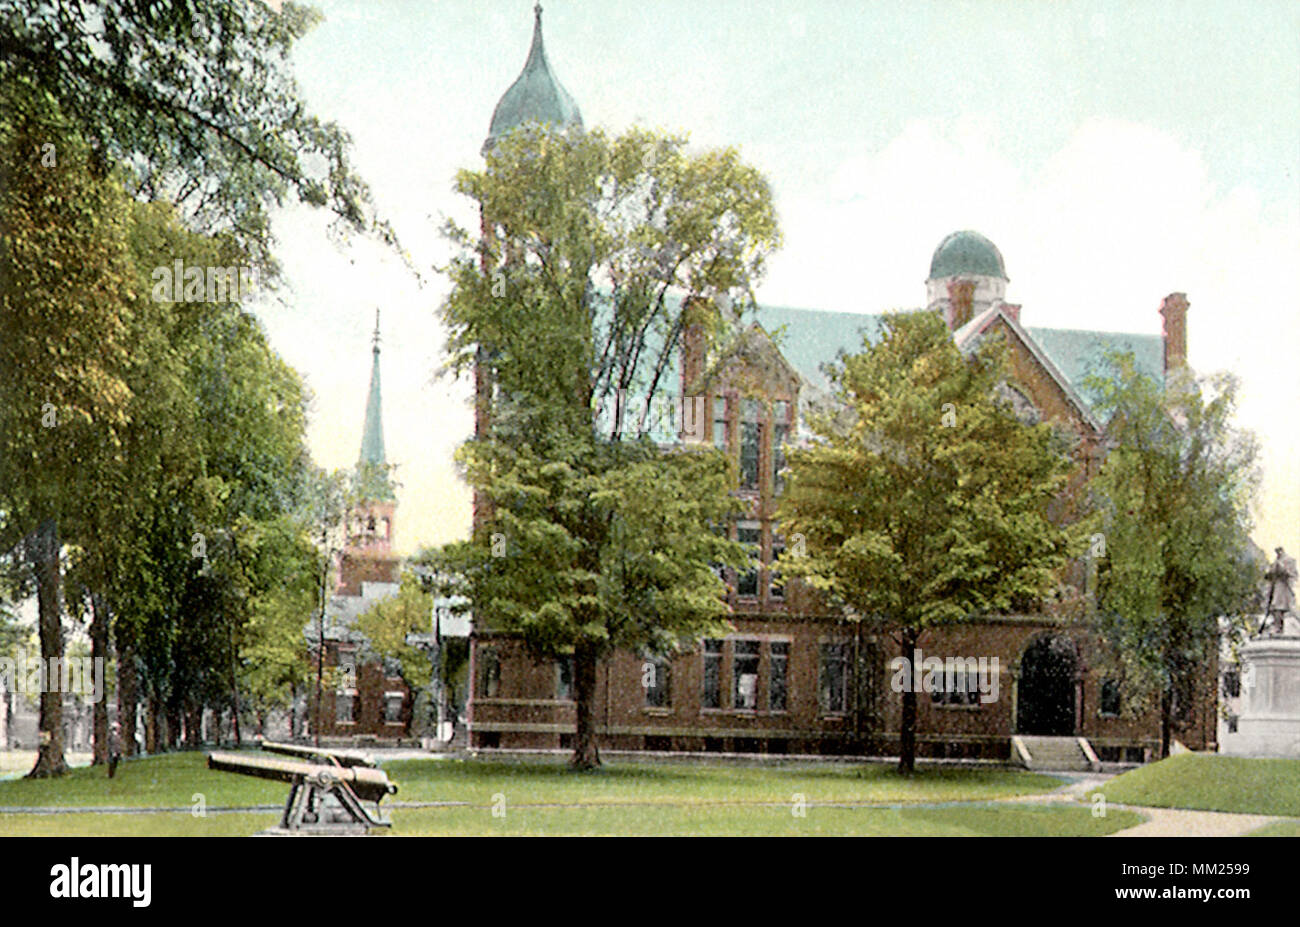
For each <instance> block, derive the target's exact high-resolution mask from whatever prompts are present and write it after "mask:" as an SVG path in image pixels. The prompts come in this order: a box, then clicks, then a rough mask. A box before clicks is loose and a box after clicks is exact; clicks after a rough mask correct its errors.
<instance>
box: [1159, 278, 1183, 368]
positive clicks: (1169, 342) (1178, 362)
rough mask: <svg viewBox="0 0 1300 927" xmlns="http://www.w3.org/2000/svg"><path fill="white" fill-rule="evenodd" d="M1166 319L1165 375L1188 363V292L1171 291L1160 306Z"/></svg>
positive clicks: (1161, 312)
mask: <svg viewBox="0 0 1300 927" xmlns="http://www.w3.org/2000/svg"><path fill="white" fill-rule="evenodd" d="M1160 314H1161V315H1162V316H1164V319H1165V331H1164V336H1165V375H1166V376H1168V374H1169V373H1170V372H1171V371H1173V370H1176V369H1177V368H1179V367H1185V366H1186V365H1187V294H1186V293H1170V294H1169V295H1168V296H1166V297H1165V301H1164V302H1163V303H1162V304H1161V306H1160Z"/></svg>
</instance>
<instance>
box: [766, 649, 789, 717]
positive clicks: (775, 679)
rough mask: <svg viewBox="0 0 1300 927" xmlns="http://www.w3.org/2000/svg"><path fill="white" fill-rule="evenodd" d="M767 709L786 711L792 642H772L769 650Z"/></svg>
mask: <svg viewBox="0 0 1300 927" xmlns="http://www.w3.org/2000/svg"><path fill="white" fill-rule="evenodd" d="M767 659H768V683H767V707H768V709H769V710H771V711H785V710H786V707H787V695H786V693H787V692H788V691H789V690H788V688H787V685H788V680H789V671H790V642H789V641H772V644H771V646H770V648H769V650H768V655H767Z"/></svg>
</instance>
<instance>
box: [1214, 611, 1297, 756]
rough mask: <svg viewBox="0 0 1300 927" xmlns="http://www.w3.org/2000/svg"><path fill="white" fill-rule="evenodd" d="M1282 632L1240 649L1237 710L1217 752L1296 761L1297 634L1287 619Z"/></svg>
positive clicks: (1260, 638) (1255, 640)
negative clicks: (1234, 726) (1239, 709)
mask: <svg viewBox="0 0 1300 927" xmlns="http://www.w3.org/2000/svg"><path fill="white" fill-rule="evenodd" d="M1285 631H1286V633H1285V634H1281V635H1277V636H1269V637H1257V638H1255V639H1254V640H1252V641H1250V642H1249V643H1247V644H1245V645H1244V646H1243V647H1242V648H1241V660H1242V664H1243V666H1242V676H1241V690H1242V691H1241V694H1242V700H1243V708H1242V712H1241V717H1240V718H1239V719H1238V720H1237V731H1236V733H1234V734H1227V735H1225V737H1224V742H1223V745H1222V747H1221V750H1222V752H1223V753H1228V754H1232V755H1234V756H1276V757H1300V634H1297V633H1296V631H1297V629H1296V627H1295V625H1294V624H1293V619H1292V620H1288V622H1287V624H1286V627H1285Z"/></svg>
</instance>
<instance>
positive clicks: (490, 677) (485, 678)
mask: <svg viewBox="0 0 1300 927" xmlns="http://www.w3.org/2000/svg"><path fill="white" fill-rule="evenodd" d="M478 659H479V664H480V669H479V678H478V694H479V696H480V697H481V698H496V697H497V695H498V694H499V693H500V691H501V659H500V657H499V656H497V649H496V648H495V647H481V648H479V652H478Z"/></svg>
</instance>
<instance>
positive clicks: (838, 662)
mask: <svg viewBox="0 0 1300 927" xmlns="http://www.w3.org/2000/svg"><path fill="white" fill-rule="evenodd" d="M817 691H818V700H819V701H820V703H821V709H822V711H825V712H831V713H835V714H838V713H842V712H844V711H847V710H848V704H849V697H848V695H849V645H848V644H822V645H821V667H820V672H819V675H818V686H817Z"/></svg>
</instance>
